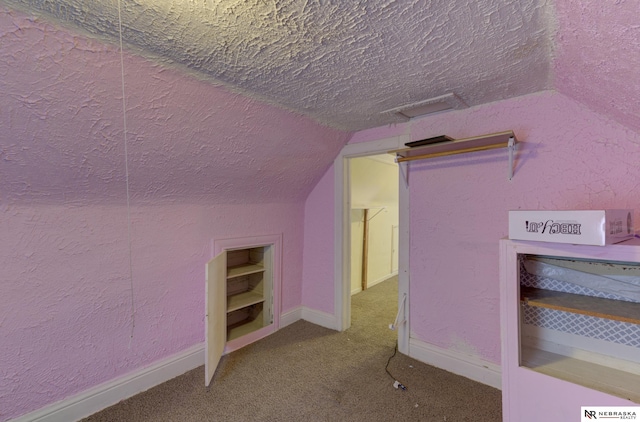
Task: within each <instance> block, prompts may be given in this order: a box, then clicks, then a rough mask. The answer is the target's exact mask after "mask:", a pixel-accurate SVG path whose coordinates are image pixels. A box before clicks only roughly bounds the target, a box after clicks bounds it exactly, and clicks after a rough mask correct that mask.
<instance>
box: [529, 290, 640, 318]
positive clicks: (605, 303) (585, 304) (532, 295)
mask: <svg viewBox="0 0 640 422" xmlns="http://www.w3.org/2000/svg"><path fill="white" fill-rule="evenodd" d="M520 299H521V301H522V302H524V303H525V304H527V305H529V306H535V307H539V308H547V309H555V310H558V311H564V312H571V313H574V314H581V315H588V316H594V317H598V318H607V319H611V320H615V321H620V322H629V323H632V324H640V303H636V302H626V301H621V300H613V299H604V298H600V297H593V296H585V295H578V294H574V293H564V292H557V291H554V290H544V289H536V288H533V287H524V286H522V287H520Z"/></svg>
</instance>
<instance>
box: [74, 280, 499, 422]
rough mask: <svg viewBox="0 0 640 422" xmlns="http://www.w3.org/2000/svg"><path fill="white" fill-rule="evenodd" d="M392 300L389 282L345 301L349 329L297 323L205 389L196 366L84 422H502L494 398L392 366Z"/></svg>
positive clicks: (224, 366)
mask: <svg viewBox="0 0 640 422" xmlns="http://www.w3.org/2000/svg"><path fill="white" fill-rule="evenodd" d="M396 298H397V279H395V278H393V279H390V280H388V281H385V282H383V283H381V284H378V285H376V286H374V287H372V288H370V289H368V290H366V291H365V292H362V293H359V294H357V295H355V296H353V298H352V327H351V328H350V329H349V330H346V331H344V332H336V331H332V330H329V329H326V328H323V327H319V326H317V325H314V324H311V323H309V322H306V321H298V322H296V323H294V324H291V325H289V326H287V327H285V328H283V329H281V330H279V331H277V332H276V333H274V334H272V335H270V336H269V337H267V338H265V339H263V340H260V341H258V342H256V343H254V344H251V345H249V346H247V347H245V348H243V349H241V350H238V351H236V352H233V353H231V354H229V355H227V356H224V357H223V359H222V361H221V364H220V366H219V368H218V371H217V372H216V375H215V377H214V382H213V383H212V385H211V386H210V387H209V388H205V387H204V367H199V368H197V369H194V370H192V371H190V372H187V373H186V374H184V375H182V376H180V377H177V378H174V379H172V380H170V381H168V382H166V383H164V384H161V385H159V386H157V387H154V388H152V389H150V390H148V391H146V392H143V393H141V394H138V395H136V396H134V397H132V398H130V399H127V400H124V401H122V402H120V403H118V404H117V405H115V406H112V407H110V408H107V409H105V410H103V411H102V412H99V413H97V414H95V415H92V416H90V417H89V418H86V419H85V421H86V422H102V421H136V422H138V421H139V422H143V421H145V422H146V421H148V422H151V421H153V422H160V421H176V422H177V421H184V422H189V421H194V422H195V421H225V422H226V421H229V422H234V421H303V422H314V421H354V422H358V421H363V422H365V421H366V422H373V421H474V422H478V421H480V422H494V421H495V422H497V421H501V420H502V416H501V394H500V391H499V390H496V389H494V388H491V387H488V386H486V385H483V384H479V383H477V382H474V381H471V380H469V379H467V378H464V377H460V376H457V375H454V374H452V373H449V372H446V371H443V370H440V369H437V368H434V367H431V366H429V365H425V364H423V363H421V362H418V361H416V360H415V359H411V358H409V357H407V356H404V355H402V354H400V353H398V354H396V355H395V356H394V357H393V358H391V356H392V355H393V353H394V349H395V344H396V333H395V332H394V331H391V330H389V328H388V326H389V323H391V322H393V320H394V318H395V313H396V310H397V303H396ZM390 358H391V359H390ZM389 359H390V361H389ZM387 362H389V365H388V370H389V372H391V374H393V376H394V377H395V379H397V380H399V381H400V382H401V383H403V384H404V385H405V386H406V387H407V390H406V391H402V390H401V389H395V388H394V387H393V381H394V379H392V378H391V377H390V376H389V374H388V373H387V372H386V371H385V366H386V365H387Z"/></svg>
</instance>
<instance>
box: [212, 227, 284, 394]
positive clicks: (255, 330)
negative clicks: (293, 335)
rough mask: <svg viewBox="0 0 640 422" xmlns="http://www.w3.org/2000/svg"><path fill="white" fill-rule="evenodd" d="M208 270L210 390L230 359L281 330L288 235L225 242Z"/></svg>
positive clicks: (218, 244) (219, 244)
mask: <svg viewBox="0 0 640 422" xmlns="http://www.w3.org/2000/svg"><path fill="white" fill-rule="evenodd" d="M213 251H214V257H213V258H212V259H211V260H210V261H209V262H207V264H206V266H205V274H206V277H205V278H206V280H205V312H206V314H205V315H206V317H205V356H206V358H205V385H209V383H211V382H212V379H213V374H214V373H215V370H216V368H217V366H218V363H219V362H220V358H221V357H222V355H223V354H224V353H229V352H232V351H234V350H237V349H239V348H241V347H244V346H246V345H248V344H250V343H253V342H255V341H257V340H259V339H261V338H263V337H265V336H267V335H269V334H271V333H273V332H275V331H276V330H277V329H278V326H279V312H280V311H279V310H280V301H279V298H280V287H281V280H282V270H281V262H282V255H281V254H282V252H281V251H282V234H277V235H265V236H253V237H246V238H235V239H221V240H215V241H214V242H213Z"/></svg>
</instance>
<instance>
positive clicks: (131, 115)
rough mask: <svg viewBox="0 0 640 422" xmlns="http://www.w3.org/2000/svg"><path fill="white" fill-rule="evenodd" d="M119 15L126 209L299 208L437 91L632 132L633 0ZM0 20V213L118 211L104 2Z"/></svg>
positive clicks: (114, 73) (637, 52)
mask: <svg viewBox="0 0 640 422" xmlns="http://www.w3.org/2000/svg"><path fill="white" fill-rule="evenodd" d="M120 6H121V7H120V16H121V19H122V35H123V42H124V46H125V70H126V85H127V89H128V91H127V97H128V101H129V103H128V119H129V127H128V132H129V133H128V135H129V140H130V145H129V151H128V155H127V157H128V162H129V165H130V173H131V179H130V185H131V188H132V193H133V195H134V197H135V198H136V199H139V200H144V199H149V200H157V199H158V198H160V199H162V198H169V199H170V200H173V201H175V200H185V199H188V200H192V201H193V200H200V198H201V199H202V200H204V201H207V202H212V201H213V202H221V201H224V202H242V203H246V202H247V201H255V202H265V201H299V200H301V199H302V198H304V197H305V195H306V194H307V193H308V192H309V190H310V189H311V187H312V186H313V185H314V183H315V182H316V181H317V180H318V178H319V177H320V176H321V175H322V173H323V172H324V170H325V169H326V167H327V166H328V165H329V163H330V162H331V161H332V160H333V157H335V155H336V154H337V152H338V151H339V150H340V148H341V147H342V145H344V143H345V142H347V140H348V138H349V136H350V133H351V132H353V131H356V130H361V129H366V128H372V127H378V126H381V125H386V124H391V123H395V122H400V121H403V119H402V118H401V117H400V116H398V115H396V114H393V113H389V112H388V111H389V110H392V109H395V108H398V107H403V106H405V105H408V104H413V103H419V102H422V101H424V100H428V99H430V98H434V97H439V96H442V95H447V94H450V95H453V96H455V98H456V99H457V100H458V102H457V106H461V107H464V106H474V105H479V104H484V103H488V102H492V101H496V100H501V99H507V98H511V97H515V96H519V95H524V94H528V93H533V92H538V91H542V90H547V89H555V90H558V91H560V92H562V93H563V94H565V95H567V96H569V97H572V98H574V99H576V100H578V101H580V102H581V103H583V104H585V105H586V106H587V107H589V108H591V109H593V110H595V111H597V112H599V113H601V114H604V115H606V116H608V117H610V118H613V119H615V120H617V121H618V122H620V123H622V124H623V125H625V126H627V127H630V128H632V129H633V130H640V113H638V109H639V108H640V78H638V77H637V69H639V68H640V25H638V23H637V22H636V16H637V10H636V6H637V5H636V3H635V2H631V1H625V0H616V1H608V2H595V3H594V2H588V3H587V2H583V1H578V0H556V1H550V0H480V1H467V0H454V1H448V2H437V1H426V0H423V1H419V0H403V1H399V0H397V1H393V0H369V1H338V0H197V1H196V0H121V2H120ZM0 12H2V13H0V76H1V77H0V124H1V125H2V130H1V131H0V161H1V163H2V166H0V178H1V180H2V186H0V199H13V200H20V199H21V198H27V199H33V198H38V199H39V200H51V201H61V200H62V201H66V202H68V201H78V202H80V203H84V202H86V201H93V200H95V201H100V202H105V201H107V202H108V201H112V200H118V201H121V200H123V196H122V195H123V194H122V192H123V190H122V185H123V184H124V182H125V180H124V179H125V178H126V177H128V175H126V174H125V171H124V166H123V158H122V157H123V156H124V151H123V148H124V146H123V143H122V135H123V128H122V117H123V116H122V104H121V103H120V102H119V101H120V100H119V98H121V91H120V93H118V92H119V90H120V83H121V81H120V58H119V55H118V51H119V19H118V15H119V13H118V12H119V10H118V2H117V1H116V0H57V1H50V0H0ZM185 75H187V77H185ZM240 187H242V188H240Z"/></svg>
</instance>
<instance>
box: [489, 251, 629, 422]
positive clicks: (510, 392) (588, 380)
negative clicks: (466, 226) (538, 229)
mask: <svg viewBox="0 0 640 422" xmlns="http://www.w3.org/2000/svg"><path fill="white" fill-rule="evenodd" d="M614 273H615V275H613V274H614ZM638 276H640V241H639V240H638V239H633V240H630V241H627V242H623V243H620V244H617V245H609V246H583V245H565V244H554V243H545V242H525V241H511V240H502V241H501V244H500V290H501V331H502V399H503V418H504V420H505V421H522V422H525V421H538V420H550V421H556V420H557V421H568V420H580V409H581V406H637V405H638V403H640V300H638V299H636V297H637V295H640V284H637V283H638V280H640V278H639V277H638ZM576 277H577V278H576ZM625 277H627V278H625ZM620 280H622V281H620ZM629 280H630V281H629ZM594 282H595V283H596V284H594ZM618 283H622V287H620V286H621V285H620V284H618ZM634 283H635V284H634ZM594 287H597V288H594ZM616 289H618V290H619V292H621V291H622V290H625V294H624V295H620V294H615V293H614V292H613V290H616ZM603 290H604V291H603ZM606 290H609V291H608V292H607V291H606Z"/></svg>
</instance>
